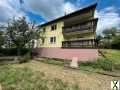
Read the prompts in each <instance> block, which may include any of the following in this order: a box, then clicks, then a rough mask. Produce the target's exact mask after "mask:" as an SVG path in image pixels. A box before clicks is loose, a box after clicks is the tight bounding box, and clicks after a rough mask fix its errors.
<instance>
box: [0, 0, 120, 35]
mask: <svg viewBox="0 0 120 90" xmlns="http://www.w3.org/2000/svg"><path fill="white" fill-rule="evenodd" d="M93 3H98V5H97V8H96V11H95V17H97V18H99V21H98V25H97V33H101V32H102V31H103V30H104V29H106V28H110V27H116V28H120V0H0V12H2V14H0V24H6V23H7V22H8V21H9V19H10V18H12V17H16V18H18V17H22V16H25V17H26V19H27V21H28V22H32V21H35V22H36V24H42V23H45V22H47V21H50V20H53V19H55V18H57V17H60V16H63V15H64V14H65V13H67V14H69V13H71V12H73V11H76V10H78V9H81V8H83V7H85V6H88V5H90V4H93Z"/></svg>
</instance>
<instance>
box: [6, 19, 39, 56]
mask: <svg viewBox="0 0 120 90" xmlns="http://www.w3.org/2000/svg"><path fill="white" fill-rule="evenodd" d="M31 26H32V27H31V28H30V26H29V24H28V23H27V22H26V20H25V17H22V18H19V19H15V18H14V19H13V20H11V22H9V23H8V27H7V32H6V34H7V35H8V37H9V38H10V41H11V42H12V43H13V44H15V45H16V48H17V55H18V56H20V54H21V50H22V49H23V48H26V44H27V45H29V44H31V42H34V40H36V39H38V38H41V34H40V33H41V31H40V30H37V29H36V28H34V24H31ZM33 44H34V43H33ZM29 46H33V45H29ZM30 50H31V49H30Z"/></svg>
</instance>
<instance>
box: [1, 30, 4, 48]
mask: <svg viewBox="0 0 120 90" xmlns="http://www.w3.org/2000/svg"><path fill="white" fill-rule="evenodd" d="M3 44H4V36H3V32H2V31H0V48H2V45H3Z"/></svg>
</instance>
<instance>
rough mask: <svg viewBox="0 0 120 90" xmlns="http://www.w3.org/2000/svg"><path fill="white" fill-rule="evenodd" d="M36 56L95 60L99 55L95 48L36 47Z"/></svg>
mask: <svg viewBox="0 0 120 90" xmlns="http://www.w3.org/2000/svg"><path fill="white" fill-rule="evenodd" d="M34 51H35V52H37V56H38V57H48V58H60V59H70V60H71V59H73V58H74V57H76V58H78V60H80V61H87V60H95V59H97V58H98V57H99V54H98V50H97V49H63V48H37V49H35V50H34Z"/></svg>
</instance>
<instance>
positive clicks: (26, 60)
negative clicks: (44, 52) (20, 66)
mask: <svg viewBox="0 0 120 90" xmlns="http://www.w3.org/2000/svg"><path fill="white" fill-rule="evenodd" d="M30 59H31V53H30V52H28V53H26V54H25V55H24V56H23V57H20V58H18V60H19V63H24V62H28V61H29V60H30Z"/></svg>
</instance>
